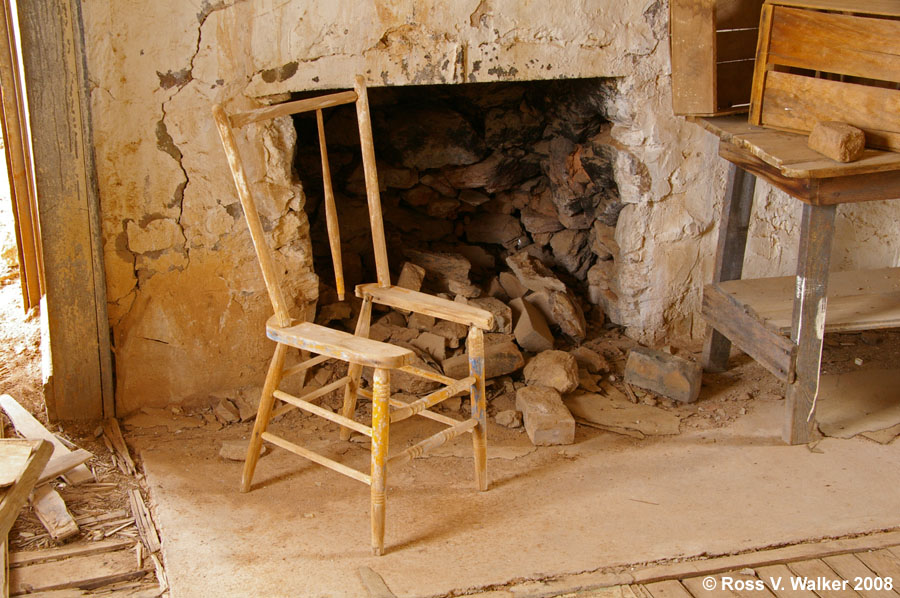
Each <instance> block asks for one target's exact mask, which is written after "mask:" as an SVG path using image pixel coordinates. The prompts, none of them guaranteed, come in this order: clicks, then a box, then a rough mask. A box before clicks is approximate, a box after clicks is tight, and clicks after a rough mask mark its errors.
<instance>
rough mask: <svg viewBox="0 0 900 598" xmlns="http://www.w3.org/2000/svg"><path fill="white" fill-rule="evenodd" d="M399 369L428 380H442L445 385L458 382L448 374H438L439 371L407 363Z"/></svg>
mask: <svg viewBox="0 0 900 598" xmlns="http://www.w3.org/2000/svg"><path fill="white" fill-rule="evenodd" d="M397 369H398V370H402V371H404V372H406V373H407V374H412V375H413V376H419V377H421V378H427V379H428V380H434V381H435V382H440V383H441V384H443V385H444V386H450V385H451V384H453V383H454V382H456V378H450V377H448V376H443V375H441V374H438V373H437V372H429V371H428V370H423V369H422V368H417V367H416V366H414V365H405V366H403V367H399V368H397Z"/></svg>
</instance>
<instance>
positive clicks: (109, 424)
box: [103, 418, 137, 475]
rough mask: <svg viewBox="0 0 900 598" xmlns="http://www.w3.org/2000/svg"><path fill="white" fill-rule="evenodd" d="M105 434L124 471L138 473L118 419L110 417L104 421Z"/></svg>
mask: <svg viewBox="0 0 900 598" xmlns="http://www.w3.org/2000/svg"><path fill="white" fill-rule="evenodd" d="M103 436H104V437H105V438H107V439H108V440H109V442H110V444H111V445H112V448H113V449H114V452H115V455H116V456H117V457H118V461H119V463H121V464H122V466H123V467H124V470H123V473H125V474H127V475H134V474H135V473H137V468H136V467H135V466H134V461H132V459H131V453H129V452H128V445H127V444H125V438H124V437H123V436H122V429H121V428H120V427H119V422H118V420H116V419H114V418H110V419H107V420H106V421H104V422H103Z"/></svg>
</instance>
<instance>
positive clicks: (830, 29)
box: [768, 7, 900, 82]
mask: <svg viewBox="0 0 900 598" xmlns="http://www.w3.org/2000/svg"><path fill="white" fill-rule="evenodd" d="M771 36H772V40H771V43H770V45H769V58H768V60H769V64H778V65H784V66H790V67H797V68H802V69H808V70H811V71H824V72H828V73H836V74H840V75H850V76H854V77H864V78H871V79H879V80H887V81H893V82H898V81H900V45H898V43H897V40H898V38H900V21H894V20H891V19H879V18H867V17H861V16H851V15H845V14H836V13H827V12H819V11H814V10H798V9H794V8H784V7H779V8H776V9H775V15H774V19H773V21H772V31H771Z"/></svg>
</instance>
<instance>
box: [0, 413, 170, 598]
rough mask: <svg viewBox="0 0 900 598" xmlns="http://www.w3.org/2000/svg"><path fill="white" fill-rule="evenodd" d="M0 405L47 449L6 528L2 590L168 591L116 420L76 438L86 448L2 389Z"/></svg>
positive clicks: (20, 430) (139, 596) (145, 595)
mask: <svg viewBox="0 0 900 598" xmlns="http://www.w3.org/2000/svg"><path fill="white" fill-rule="evenodd" d="M0 407H2V409H3V411H4V413H5V414H6V416H7V418H8V421H9V422H10V424H11V426H10V427H11V428H12V429H13V430H14V431H15V433H16V434H18V435H21V436H23V437H25V438H40V439H43V440H47V441H49V442H51V443H52V445H53V448H54V450H53V455H52V457H51V458H50V461H49V462H48V464H47V466H46V467H45V470H44V472H45V473H44V476H43V478H44V479H43V483H40V482H39V484H40V485H38V486H37V487H35V489H34V491H33V492H32V494H31V497H30V501H29V502H30V504H29V506H28V507H26V508H24V509H23V510H22V511H21V513H20V515H19V518H18V520H17V521H16V524H15V525H14V526H13V528H12V530H11V532H10V534H9V539H8V545H9V558H8V563H9V574H8V576H6V577H5V578H4V581H5V582H6V584H7V585H8V595H10V596H28V595H41V596H45V595H52V596H54V597H55V598H69V597H76V596H94V595H100V594H102V595H104V596H111V597H113V598H125V597H133V598H156V597H161V596H162V597H165V596H168V582H167V580H166V574H165V569H164V567H163V562H162V556H161V551H160V549H161V542H160V539H159V534H158V532H157V530H156V525H155V524H154V521H153V516H152V514H151V511H150V509H149V508H148V507H147V503H146V501H145V499H144V494H145V491H144V490H143V488H142V482H143V476H142V474H141V472H140V469H139V467H138V465H137V464H136V463H135V462H134V460H133V459H132V457H131V454H130V451H129V448H128V445H127V443H126V442H125V439H124V437H123V436H122V432H121V430H120V428H119V424H118V422H117V421H116V420H112V419H111V420H107V421H106V422H104V424H103V425H102V426H101V427H99V428H97V430H96V431H95V433H94V434H93V435H91V434H86V435H85V437H84V438H80V439H79V442H80V443H86V444H90V445H91V446H90V448H91V450H90V451H86V450H84V449H81V448H78V447H76V446H74V445H73V444H72V443H71V442H69V441H68V440H66V439H64V438H62V437H60V436H57V435H56V434H53V433H52V432H51V431H50V430H48V429H47V428H46V427H44V425H43V424H41V422H40V421H38V420H37V419H36V418H35V417H34V416H32V415H31V413H29V412H28V411H27V410H26V409H25V408H23V407H22V406H21V405H20V404H19V403H18V402H17V401H16V400H15V399H14V398H12V397H10V396H9V395H3V396H2V397H0ZM7 431H8V432H9V435H10V436H12V435H13V434H12V430H9V429H8V430H7ZM48 592H50V593H52V594H46V593H48Z"/></svg>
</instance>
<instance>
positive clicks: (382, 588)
mask: <svg viewBox="0 0 900 598" xmlns="http://www.w3.org/2000/svg"><path fill="white" fill-rule="evenodd" d="M356 572H357V574H358V575H359V580H360V581H361V582H362V584H363V586H364V587H365V588H366V593H367V594H368V596H369V598H397V595H396V594H394V593H393V592H392V591H391V590H390V588H388V586H387V584H386V583H384V578H382V577H381V575H379V574H378V573H376V572H375V571H374V570H372V569H371V568H370V567H360V568H359V569H357V570H356Z"/></svg>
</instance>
